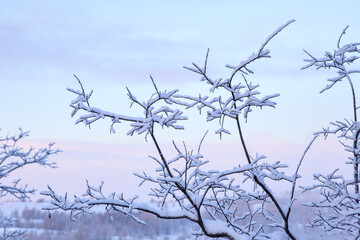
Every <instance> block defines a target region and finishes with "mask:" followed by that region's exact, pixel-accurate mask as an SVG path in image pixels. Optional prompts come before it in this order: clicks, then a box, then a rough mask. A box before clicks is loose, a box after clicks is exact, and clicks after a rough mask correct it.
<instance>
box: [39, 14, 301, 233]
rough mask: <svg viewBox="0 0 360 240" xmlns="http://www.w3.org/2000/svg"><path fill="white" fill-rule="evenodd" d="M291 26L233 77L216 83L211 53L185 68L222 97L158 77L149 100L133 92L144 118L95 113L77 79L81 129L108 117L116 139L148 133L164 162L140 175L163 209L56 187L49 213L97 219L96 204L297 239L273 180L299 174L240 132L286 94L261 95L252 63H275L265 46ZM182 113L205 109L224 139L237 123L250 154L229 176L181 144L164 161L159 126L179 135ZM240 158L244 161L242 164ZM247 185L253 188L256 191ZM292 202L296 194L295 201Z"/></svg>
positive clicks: (210, 227)
mask: <svg viewBox="0 0 360 240" xmlns="http://www.w3.org/2000/svg"><path fill="white" fill-rule="evenodd" d="M292 22H294V20H290V21H288V22H287V23H285V24H284V25H282V26H281V27H280V28H278V29H277V30H276V31H274V32H273V33H272V34H271V35H270V36H269V37H268V38H267V39H266V40H265V42H264V43H263V44H262V45H261V46H260V48H259V50H258V51H257V52H256V53H253V54H251V55H250V56H249V57H248V58H247V59H246V60H245V61H242V62H240V64H239V65H236V66H232V65H226V67H227V68H229V69H231V70H232V71H231V73H230V75H229V77H228V78H226V79H222V78H220V79H213V78H212V77H210V76H209V74H208V73H207V69H208V66H207V64H208V57H209V51H208V52H207V54H206V58H205V65H204V67H203V68H201V67H199V66H198V65H197V64H195V63H193V67H186V68H187V69H188V70H191V71H193V72H195V73H197V74H200V75H201V80H202V81H204V82H205V83H207V84H209V85H210V92H211V93H212V94H216V93H217V90H219V89H222V90H225V94H223V93H222V94H221V95H219V96H214V97H210V96H201V95H199V96H196V97H194V96H189V95H186V94H180V93H179V92H178V90H173V91H169V92H168V91H160V90H159V88H158V87H157V85H156V84H155V82H154V80H153V78H152V77H150V78H151V81H152V83H153V86H154V92H153V94H152V95H151V97H150V98H149V99H148V100H147V101H141V100H139V99H138V98H137V97H136V96H135V95H134V94H133V93H132V92H131V91H130V90H129V89H127V92H128V97H129V99H130V102H131V106H137V107H140V108H141V109H142V111H143V114H142V115H141V116H136V117H134V116H130V115H128V114H118V113H112V112H110V111H104V110H101V109H100V108H96V107H94V105H93V104H90V97H91V95H92V91H91V92H90V93H89V94H87V93H86V91H85V89H84V86H83V84H82V83H81V82H80V80H79V79H78V78H77V80H78V82H79V84H80V88H81V90H73V89H70V88H69V89H68V90H69V91H70V92H72V93H74V94H75V95H76V98H75V100H74V101H72V102H71V104H70V106H71V107H72V108H73V113H72V116H75V115H76V114H77V113H78V112H82V114H81V115H80V116H79V117H78V119H77V120H76V123H80V122H83V123H84V124H85V125H86V126H90V125H91V124H92V123H94V122H95V121H98V120H99V119H104V118H105V119H109V120H110V132H113V133H114V132H115V129H114V125H115V124H118V123H120V122H128V123H129V124H130V127H131V128H130V130H129V131H128V134H129V135H133V134H134V133H138V134H142V133H144V134H146V136H150V137H151V140H152V142H153V143H154V146H155V148H156V150H157V153H158V156H157V157H151V159H152V160H154V161H155V162H156V163H157V164H158V168H157V170H156V174H155V176H152V175H151V174H147V173H145V172H143V173H142V174H136V176H138V177H139V178H140V179H141V183H140V184H142V183H143V182H151V183H153V184H155V187H153V188H152V189H151V193H150V196H153V197H155V198H158V199H159V200H160V201H161V204H160V206H159V207H156V208H154V207H152V206H149V205H147V204H144V203H140V202H138V201H139V200H138V199H137V198H136V197H133V198H130V199H125V198H124V197H123V195H122V194H120V195H118V194H115V193H112V194H110V195H106V194H104V193H103V190H102V185H101V186H100V187H93V186H91V185H90V184H87V190H86V193H85V194H84V195H82V196H81V197H77V196H74V198H73V199H69V198H68V197H67V195H65V196H59V195H57V194H56V193H55V192H54V191H53V190H52V189H51V188H50V187H49V190H48V191H44V192H42V194H43V195H46V196H48V197H50V198H52V202H51V204H52V205H51V206H49V207H48V208H46V209H47V210H49V211H51V210H55V209H62V210H65V211H70V213H71V214H70V215H71V217H72V218H75V219H76V216H77V215H78V214H87V213H90V212H91V208H92V207H93V206H96V205H102V206H105V208H106V209H107V210H114V211H117V212H121V213H124V214H127V215H129V216H131V217H132V218H134V220H136V221H138V222H141V223H143V222H142V221H141V220H140V219H137V217H136V211H145V212H148V213H151V214H153V215H156V216H157V217H159V218H165V219H169V218H185V219H188V220H190V221H192V222H194V223H196V224H197V225H198V226H199V228H200V231H201V234H203V235H206V236H208V237H213V238H227V239H239V238H240V237H242V238H244V239H267V238H268V237H267V235H268V232H267V231H268V230H267V229H268V228H269V227H271V228H276V230H277V231H284V232H285V233H286V234H287V235H288V236H289V238H291V239H296V238H295V236H294V234H293V233H292V230H291V229H290V225H289V214H290V210H291V207H292V204H288V207H284V206H283V205H282V204H281V203H280V201H279V199H278V198H277V197H276V196H275V194H274V192H273V191H272V189H271V187H269V185H268V182H269V181H285V182H288V183H289V184H290V185H291V186H293V187H295V182H296V179H297V178H299V176H298V174H297V172H296V174H295V175H294V176H288V175H286V174H285V173H284V171H283V170H284V169H286V168H287V167H288V166H287V165H285V164H282V163H280V162H274V163H269V162H267V159H266V157H265V156H263V155H259V154H254V155H253V156H252V155H250V153H249V152H248V149H247V147H246V144H245V140H244V137H243V134H242V128H241V126H240V121H241V115H242V116H243V117H244V118H245V120H247V119H248V116H249V113H250V112H251V111H253V109H255V108H263V107H272V108H274V107H275V106H276V103H275V102H274V98H276V97H278V96H279V94H271V95H267V96H266V95H265V96H262V95H261V93H260V92H259V88H260V86H259V84H253V83H252V82H251V81H249V76H248V75H249V74H253V71H252V70H251V69H250V65H251V63H253V62H254V61H258V60H260V59H263V58H269V57H270V51H269V50H266V49H265V47H266V46H267V44H268V43H269V42H270V40H271V39H273V37H274V36H276V35H277V34H278V33H279V32H280V31H281V30H282V29H284V28H285V27H287V26H288V25H289V24H291V23H292ZM238 73H239V74H238ZM240 74H241V75H240ZM238 78H239V79H238ZM226 93H227V95H226ZM176 107H179V108H185V110H186V109H188V108H192V107H197V108H198V110H200V111H201V110H202V109H206V110H207V119H206V120H207V121H212V120H218V121H219V124H220V128H219V129H218V130H216V131H215V132H216V133H217V134H220V136H221V135H222V134H223V133H226V134H230V131H229V130H228V129H226V126H225V119H230V120H231V121H232V122H233V124H236V126H237V130H238V132H237V134H239V137H240V141H241V146H242V148H243V150H244V151H245V157H244V158H243V159H241V158H239V163H241V164H238V165H237V166H236V167H234V168H232V169H228V170H222V171H220V170H205V169H208V168H207V167H206V166H205V165H206V164H207V163H208V161H207V160H204V159H203V156H202V155H201V154H200V146H199V148H198V151H197V153H196V154H195V153H194V151H188V149H187V147H186V145H185V144H184V149H181V148H180V147H179V146H178V145H177V144H175V142H173V146H174V149H175V150H176V152H177V155H176V156H174V157H173V158H168V157H167V156H165V154H164V151H163V149H162V147H161V143H160V142H159V140H158V138H157V135H156V131H155V128H156V127H157V126H160V127H162V128H163V127H170V128H173V129H175V130H180V129H183V127H182V126H181V125H178V122H179V121H182V120H186V119H187V117H185V116H183V111H182V110H180V109H178V108H176ZM229 122H230V121H229ZM226 124H228V122H226ZM202 141H203V140H201V142H200V145H201V143H202ZM241 160H243V161H244V162H240V161H241ZM300 164H301V161H300V163H299V165H300ZM298 168H299V166H298ZM244 185H248V186H250V187H251V189H252V190H249V189H247V187H245V186H244ZM169 201H173V202H175V205H176V208H175V209H173V210H172V211H170V210H169V209H167V208H166V205H167V204H166V203H168V202H169ZM293 201H294V198H293V194H292V196H291V200H290V202H291V203H292V202H293ZM274 205H275V207H276V211H275V212H271V211H270V206H271V207H272V206H274ZM244 206H245V207H244ZM279 216H280V220H279Z"/></svg>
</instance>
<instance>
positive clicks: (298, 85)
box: [0, 0, 360, 195]
mask: <svg viewBox="0 0 360 240" xmlns="http://www.w3.org/2000/svg"><path fill="white" fill-rule="evenodd" d="M250 2H251V3H250ZM0 3H1V8H0V91H1V94H0V106H1V118H0V127H1V132H0V134H1V135H6V134H13V133H14V132H16V129H17V128H19V127H21V128H23V129H24V130H31V137H30V138H29V139H28V140H27V141H26V142H25V143H24V144H25V145H26V146H29V145H33V146H42V145H44V144H46V143H47V142H53V141H55V142H56V143H57V146H58V147H59V148H60V149H62V150H63V152H62V153H61V154H58V156H55V157H53V160H55V161H57V162H58V166H59V168H58V169H55V170H51V169H44V168H39V167H30V168H28V169H22V172H19V174H17V175H14V177H22V178H23V180H24V182H27V183H28V184H29V185H30V186H34V187H35V188H37V189H38V190H43V189H44V188H46V185H47V184H50V185H51V186H53V187H54V189H55V190H58V191H59V192H61V193H63V192H65V191H69V192H70V193H72V194H75V193H76V194H79V193H82V192H83V190H84V187H85V179H89V180H90V181H91V183H93V184H94V185H96V184H98V183H100V181H101V180H104V181H105V189H107V190H108V191H117V192H124V193H128V195H132V194H140V195H143V194H144V193H146V192H147V189H146V186H145V187H144V188H140V189H139V188H136V186H137V182H138V180H137V179H136V177H134V176H133V175H132V173H133V172H142V171H143V170H145V171H147V172H151V171H152V169H153V168H154V167H155V166H154V165H153V163H152V162H151V161H150V160H149V159H148V158H147V156H148V155H151V154H154V155H155V154H156V153H155V152H154V149H153V146H152V144H151V142H148V143H146V141H145V140H144V138H143V136H135V137H132V138H130V137H128V136H126V135H125V133H126V131H127V125H121V126H120V125H119V126H117V128H116V129H117V134H112V135H111V134H110V133H109V123H108V122H107V121H103V122H98V123H97V124H94V125H93V127H92V129H91V130H89V129H88V128H85V127H84V126H83V125H81V124H80V125H74V122H75V119H72V118H71V117H70V113H71V108H70V107H69V103H70V101H71V100H72V99H73V97H74V96H73V95H72V94H71V93H70V92H68V91H66V88H67V87H71V88H77V87H78V86H77V82H76V80H75V78H74V77H73V74H76V75H77V76H78V77H79V78H80V79H81V80H82V81H83V84H84V86H85V88H86V89H88V90H91V89H93V90H94V91H95V92H94V94H93V99H92V102H93V103H92V104H93V105H96V106H97V107H101V108H103V109H104V110H110V111H113V112H117V113H124V112H126V113H129V114H132V111H134V113H136V110H129V105H130V103H129V101H128V99H127V96H126V86H128V87H129V88H130V89H131V90H132V92H133V93H134V94H135V95H137V96H138V98H140V99H144V100H145V99H146V98H148V97H149V96H150V95H151V93H152V84H151V81H150V78H149V75H150V74H151V75H152V76H153V77H154V79H155V81H156V82H157V84H158V87H159V88H160V89H163V90H164V89H168V90H172V89H179V90H180V91H181V92H182V93H189V94H190V93H191V94H198V93H199V92H202V93H204V92H206V91H207V86H204V85H202V84H201V83H200V82H199V77H198V76H196V75H194V74H193V73H191V72H189V71H187V70H185V69H183V66H190V65H191V63H192V62H197V63H202V62H203V60H204V57H205V54H206V51H207V49H208V48H210V57H209V71H210V72H211V74H212V75H213V76H214V78H217V77H226V76H227V74H229V71H228V70H227V69H226V68H225V67H224V66H225V64H237V63H239V62H240V61H242V60H245V59H247V57H248V56H249V55H251V54H252V53H253V52H255V51H257V50H258V49H259V47H260V45H261V44H262V42H263V41H264V40H265V39H266V37H267V36H268V35H270V34H271V33H272V32H273V31H274V30H275V29H277V28H278V27H279V26H280V25H282V24H284V23H285V22H287V21H288V20H290V19H295V20H296V22H295V23H293V24H291V25H290V26H289V27H288V28H286V29H285V30H284V31H282V32H281V33H280V34H279V35H278V36H277V37H276V38H274V39H273V40H272V42H270V44H269V45H268V46H267V48H268V49H270V50H271V55H272V58H271V59H265V60H262V61H260V62H258V63H256V64H255V65H253V70H254V71H255V74H254V75H253V76H251V77H250V78H249V80H250V81H252V82H254V83H259V84H260V85H261V87H262V88H261V89H262V91H263V92H264V94H272V93H280V97H279V98H278V99H277V103H278V106H277V108H276V109H271V110H263V111H255V112H254V113H253V114H252V115H251V116H250V118H249V122H248V123H247V124H245V125H244V134H245V136H246V138H247V141H248V145H249V148H250V151H251V153H252V154H255V153H257V152H258V153H261V154H265V155H267V156H268V157H269V161H275V160H281V161H285V162H286V163H288V164H289V165H290V166H292V167H293V166H295V164H296V161H297V160H298V159H299V158H300V156H301V153H302V150H303V149H304V148H305V146H306V145H307V143H308V142H309V141H310V140H311V138H312V133H313V132H314V131H316V130H319V129H321V128H322V127H325V126H327V124H328V122H330V121H334V120H341V119H343V118H344V117H347V118H350V117H351V105H350V104H351V97H350V92H349V89H348V86H347V85H346V83H345V82H344V83H341V84H339V85H338V86H337V88H336V89H335V88H334V89H332V90H330V91H328V92H326V93H324V94H321V95H320V94H319V91H320V90H321V89H322V88H323V87H324V86H325V85H326V78H328V77H332V76H334V73H333V72H330V71H328V72H326V71H315V70H314V69H309V70H305V71H301V70H300V68H301V67H302V66H303V65H304V62H303V59H304V58H306V55H305V53H304V52H303V49H306V50H307V51H309V52H311V53H313V54H314V55H315V56H319V57H320V56H321V55H322V54H323V52H324V51H325V50H328V51H331V50H332V49H334V48H335V47H336V43H337V39H338V37H339V34H340V33H341V31H342V29H344V28H345V26H346V25H350V28H349V29H348V31H347V34H346V35H345V37H344V38H343V41H344V42H347V41H359V37H360V19H359V18H358V11H359V9H360V3H359V2H358V1H341V3H340V2H339V1H296V2H295V1H176V2H175V1H145V0H144V1H102V2H101V4H100V3H99V2H98V1H45V0H44V1H37V0H35V1H0ZM188 116H189V118H190V120H189V121H188V122H189V123H186V127H187V128H188V132H186V131H185V132H181V133H177V132H174V131H172V130H166V129H165V130H164V132H163V133H162V135H161V136H159V137H160V139H161V143H160V144H161V145H162V146H163V147H164V148H166V149H167V150H168V151H169V153H168V154H171V153H172V152H171V149H170V147H171V140H173V139H174V140H176V141H178V142H179V143H180V144H182V142H183V141H185V142H187V144H188V146H189V148H191V147H192V148H197V145H196V144H197V143H198V141H199V140H200V139H201V137H202V135H203V134H204V133H205V131H206V130H209V131H210V132H209V135H208V137H207V139H206V141H205V144H204V154H206V158H208V159H209V160H210V161H211V165H210V167H213V168H222V169H224V168H227V167H232V166H235V165H237V164H238V162H239V161H240V162H241V161H244V157H243V156H242V155H241V154H242V152H241V150H240V148H239V142H238V137H237V136H236V134H235V132H234V133H233V134H232V135H231V136H226V137H225V138H224V139H223V140H222V141H220V140H219V139H218V137H217V136H215V134H214V131H215V130H216V125H214V124H205V121H204V120H205V116H204V115H203V116H199V115H198V114H197V113H196V112H194V111H192V112H189V113H188ZM228 128H230V129H231V126H228ZM170 157H171V155H169V158H170ZM344 157H345V155H344V154H343V152H342V149H341V147H340V146H339V145H338V144H337V143H336V141H335V140H334V139H329V141H327V142H326V143H324V142H323V141H319V142H317V143H316V144H315V145H314V148H313V149H312V150H311V152H310V153H309V156H308V158H307V160H306V162H305V164H304V166H303V168H302V171H301V173H302V175H303V176H304V179H305V180H304V181H305V182H307V183H309V182H311V173H313V172H317V171H322V172H326V171H330V170H331V169H333V168H335V167H341V166H342V162H343V160H344ZM344 169H345V168H344ZM281 190H283V189H281ZM284 191H285V190H284Z"/></svg>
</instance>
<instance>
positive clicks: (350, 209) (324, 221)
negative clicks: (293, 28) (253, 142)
mask: <svg viewBox="0 0 360 240" xmlns="http://www.w3.org/2000/svg"><path fill="white" fill-rule="evenodd" d="M347 29H348V26H347V27H346V28H345V29H344V30H343V31H342V33H341V34H340V37H339V40H338V43H337V49H335V50H334V51H333V53H330V52H325V56H324V57H322V58H316V57H314V56H312V55H311V54H310V53H308V52H306V51H305V52H306V53H307V55H308V56H310V59H306V60H305V61H306V62H308V64H307V65H306V66H304V67H303V68H302V69H306V68H309V67H312V66H314V67H315V68H316V69H322V68H323V69H336V70H337V76H336V77H333V78H329V79H328V81H329V82H330V84H328V85H327V86H326V87H325V88H324V89H323V90H321V93H322V92H324V91H326V90H328V89H330V88H332V87H333V86H334V85H335V84H336V83H338V82H340V81H342V80H343V79H345V80H347V82H348V83H349V86H350V92H351V94H349V96H351V97H352V106H351V108H352V110H353V118H352V119H351V120H347V119H345V120H342V121H335V122H331V123H330V125H331V126H330V127H326V128H323V129H322V130H321V131H318V132H315V133H314V135H315V136H320V135H323V136H324V137H325V138H326V137H328V136H329V135H334V136H337V137H338V139H339V142H340V143H341V144H342V145H343V147H344V149H345V151H347V152H349V153H351V156H349V157H348V160H349V161H346V163H347V164H349V165H351V167H352V169H353V176H352V178H350V179H351V180H347V179H348V178H347V177H345V176H342V175H340V174H338V170H334V171H333V172H332V173H330V174H328V175H322V174H314V179H315V180H316V181H317V183H316V184H314V185H313V186H310V187H304V191H310V190H314V189H318V190H319V193H320V196H321V197H322V198H321V200H320V201H317V202H311V203H308V204H307V206H310V207H313V208H314V209H315V214H316V218H315V219H313V220H312V221H311V222H310V223H309V225H310V226H313V227H314V226H315V227H319V226H321V227H324V229H325V230H326V231H333V230H340V231H342V232H344V233H346V234H348V235H349V236H350V237H351V238H350V239H359V235H360V205H359V202H360V191H359V183H360V179H359V162H360V122H359V120H358V110H359V107H358V106H357V103H356V102H357V96H356V93H357V92H356V91H355V85H354V84H353V79H352V77H353V75H354V74H355V73H360V70H359V69H360V68H359V67H358V66H356V67H354V64H355V63H357V60H358V59H359V53H360V49H359V45H360V43H349V44H345V45H343V46H340V44H341V40H342V37H343V35H344V34H345V33H346V30H347ZM348 66H350V67H353V68H352V69H351V70H348V69H347V68H348ZM344 237H345V236H344Z"/></svg>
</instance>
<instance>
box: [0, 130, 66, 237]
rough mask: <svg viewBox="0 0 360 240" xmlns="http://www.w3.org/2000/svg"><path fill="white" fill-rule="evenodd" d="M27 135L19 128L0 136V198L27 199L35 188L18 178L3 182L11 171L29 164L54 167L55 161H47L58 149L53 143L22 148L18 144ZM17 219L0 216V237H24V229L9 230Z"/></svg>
mask: <svg viewBox="0 0 360 240" xmlns="http://www.w3.org/2000/svg"><path fill="white" fill-rule="evenodd" d="M27 136H29V132H24V131H23V130H22V129H19V132H18V133H17V134H15V135H12V136H5V137H3V136H0V198H2V197H5V196H8V195H11V196H12V197H15V198H16V199H18V200H21V201H26V200H29V198H30V195H31V194H33V193H34V192H35V189H29V188H28V186H27V185H26V184H25V185H21V183H20V180H21V179H16V180H13V181H12V183H11V184H6V183H4V181H5V179H6V178H9V177H10V176H11V174H12V173H14V172H17V171H18V170H19V169H21V168H23V167H26V166H27V165H30V164H38V165H41V166H46V167H51V168H55V167H56V163H55V162H50V161H48V157H49V156H50V155H53V154H57V153H58V152H59V150H57V149H56V150H54V149H53V145H54V143H50V144H49V145H48V146H47V147H44V148H40V149H34V148H33V147H30V148H29V149H24V148H23V147H21V146H20V142H21V140H23V139H24V138H25V137H27ZM16 221H17V220H16V219H15V218H13V217H1V218H0V239H4V240H5V239H18V240H21V239H26V237H25V236H24V234H25V231H22V230H11V228H12V227H14V223H15V222H16Z"/></svg>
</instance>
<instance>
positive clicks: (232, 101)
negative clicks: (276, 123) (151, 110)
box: [174, 20, 295, 134]
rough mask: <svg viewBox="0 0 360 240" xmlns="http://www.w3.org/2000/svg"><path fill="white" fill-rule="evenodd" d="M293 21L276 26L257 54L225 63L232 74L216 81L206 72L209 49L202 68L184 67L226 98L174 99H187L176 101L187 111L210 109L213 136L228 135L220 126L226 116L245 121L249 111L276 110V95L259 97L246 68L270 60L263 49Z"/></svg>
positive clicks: (208, 119)
mask: <svg viewBox="0 0 360 240" xmlns="http://www.w3.org/2000/svg"><path fill="white" fill-rule="evenodd" d="M294 21H295V20H290V21H288V22H287V23H285V24H284V25H282V26H281V27H279V28H278V29H277V30H276V31H274V32H273V33H272V34H271V35H270V36H269V37H268V38H267V39H266V41H265V42H264V43H263V44H262V45H261V47H260V49H259V51H258V52H257V53H253V54H251V55H250V56H249V57H248V59H246V60H244V61H242V62H240V64H239V65H236V66H233V65H230V64H227V65H226V67H227V68H230V69H232V70H233V71H232V73H231V74H230V76H229V77H228V78H219V79H213V78H212V77H210V76H209V75H208V73H207V69H208V66H207V64H208V58H209V50H208V51H207V53H206V57H205V63H204V67H200V66H199V65H198V64H196V63H193V67H184V68H185V69H187V70H190V71H192V72H194V73H196V74H199V75H201V79H200V80H201V81H204V82H206V83H207V84H209V85H210V86H211V87H210V92H211V93H214V92H215V90H217V89H224V90H225V91H226V92H227V93H228V96H227V97H224V95H222V96H218V97H214V98H211V97H209V96H201V95H199V96H198V97H193V96H188V95H180V94H178V95H175V96H174V97H176V98H179V99H184V100H188V101H190V102H179V104H182V105H184V106H186V107H187V108H190V107H194V106H197V108H198V110H199V111H201V110H202V109H203V108H207V109H209V110H208V111H207V121H212V120H214V119H218V120H219V123H220V124H221V127H220V128H219V130H217V131H216V133H218V134H221V133H223V132H224V133H227V134H229V131H228V130H226V129H225V128H224V127H223V122H224V118H226V117H229V118H233V119H236V118H237V117H238V116H239V115H240V114H243V116H244V118H245V119H247V118H248V114H249V113H250V112H251V111H252V109H253V108H254V107H258V108H263V107H273V108H274V107H275V106H276V102H274V101H273V99H274V98H276V97H278V96H279V94H272V95H267V96H263V97H259V95H260V92H259V91H258V90H257V89H258V88H259V87H260V85H259V84H256V85H253V83H252V82H248V81H247V79H246V77H245V76H246V75H248V74H253V73H254V72H253V71H252V70H251V69H250V68H249V66H248V65H250V64H251V63H252V62H254V61H257V60H259V59H262V58H269V57H270V55H269V53H270V51H269V50H263V49H264V47H265V46H266V45H267V44H268V43H269V41H270V40H271V39H273V38H274V37H275V36H276V35H277V34H278V33H279V32H280V31H281V30H283V29H284V28H285V27H287V26H288V25H289V24H291V23H293V22H294ZM237 73H241V76H242V80H243V81H239V82H237V83H234V81H235V80H234V79H235V76H236V75H237Z"/></svg>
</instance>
